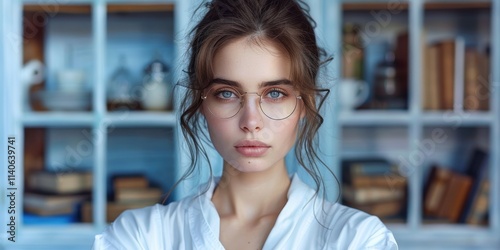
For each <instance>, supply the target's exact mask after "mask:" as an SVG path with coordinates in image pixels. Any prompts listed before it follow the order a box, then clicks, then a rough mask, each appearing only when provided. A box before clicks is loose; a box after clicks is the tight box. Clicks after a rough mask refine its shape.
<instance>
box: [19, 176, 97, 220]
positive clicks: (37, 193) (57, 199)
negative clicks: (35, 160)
mask: <svg viewBox="0 0 500 250" xmlns="http://www.w3.org/2000/svg"><path fill="white" fill-rule="evenodd" d="M91 190H92V174H91V173H90V172H48V171H40V172H34V173H32V174H31V175H30V176H29V177H28V178H27V192H26V193H25V194H24V199H23V206H24V211H25V212H26V213H28V214H31V215H34V217H36V216H54V217H57V216H74V217H75V218H76V215H77V214H78V207H79V205H81V203H82V202H84V201H85V200H88V199H90V196H91V195H90V193H91Z"/></svg>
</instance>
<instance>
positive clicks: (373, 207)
mask: <svg viewBox="0 0 500 250" xmlns="http://www.w3.org/2000/svg"><path fill="white" fill-rule="evenodd" d="M345 204H346V205H347V206H349V207H352V208H355V209H358V210H361V211H364V212H366V213H369V214H372V215H375V216H378V217H380V218H383V217H389V216H396V215H398V214H399V213H400V212H401V210H402V208H403V204H404V202H403V201H401V200H389V201H382V202H376V203H368V204H358V203H349V202H346V203H345Z"/></svg>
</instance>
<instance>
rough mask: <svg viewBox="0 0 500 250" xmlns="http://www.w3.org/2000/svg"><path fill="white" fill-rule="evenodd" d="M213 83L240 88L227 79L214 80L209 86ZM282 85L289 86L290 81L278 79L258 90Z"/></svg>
mask: <svg viewBox="0 0 500 250" xmlns="http://www.w3.org/2000/svg"><path fill="white" fill-rule="evenodd" d="M214 83H222V84H226V85H229V86H233V87H238V88H240V87H241V84H240V83H239V82H237V81H231V80H227V79H223V78H214V79H212V80H211V81H210V82H209V85H212V84H214ZM282 84H285V85H290V84H292V81H290V80H288V79H279V80H274V81H268V82H262V83H260V84H259V88H262V87H269V86H275V85H282Z"/></svg>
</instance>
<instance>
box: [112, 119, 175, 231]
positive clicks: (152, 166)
mask: <svg viewBox="0 0 500 250" xmlns="http://www.w3.org/2000/svg"><path fill="white" fill-rule="evenodd" d="M107 134H108V140H107V146H106V174H107V177H106V183H107V197H108V199H107V202H108V204H107V209H108V212H107V217H108V218H107V221H108V222H111V221H113V220H114V219H115V218H116V216H117V215H118V212H120V211H121V210H122V209H124V208H126V207H127V206H129V207H130V208H133V206H136V207H137V206H140V207H144V206H148V205H153V204H155V203H156V202H162V201H163V199H164V198H165V197H164V195H166V194H167V193H168V192H169V191H170V189H171V187H172V186H173V184H174V183H175V180H176V176H177V174H176V171H178V170H176V167H175V166H176V165H175V162H176V157H177V156H176V148H175V146H174V143H172V142H173V141H174V129H173V128H156V127H155V128H151V127H135V126H133V127H119V128H113V129H109V130H108V133H107ZM117 176H135V177H136V178H135V179H133V180H129V181H125V182H126V183H127V184H128V185H129V186H130V185H131V186H133V187H134V188H145V189H142V190H144V192H147V193H148V197H150V198H151V199H148V200H147V201H144V200H139V199H138V198H137V197H135V196H136V194H134V193H136V191H137V189H135V191H134V190H123V189H121V192H120V193H121V194H123V196H121V197H122V198H121V199H120V200H116V198H117V196H116V195H117V190H116V189H115V185H114V184H115V183H114V180H115V178H116V177H117ZM137 179H139V180H137ZM122 183H123V182H122ZM158 192H161V194H159V193H158ZM172 194H173V193H172ZM152 196H154V197H152ZM172 199H173V196H170V197H169V200H168V201H171V200H172ZM124 202H125V203H126V204H129V205H126V206H123V205H120V204H123V203H124ZM110 217H111V218H110Z"/></svg>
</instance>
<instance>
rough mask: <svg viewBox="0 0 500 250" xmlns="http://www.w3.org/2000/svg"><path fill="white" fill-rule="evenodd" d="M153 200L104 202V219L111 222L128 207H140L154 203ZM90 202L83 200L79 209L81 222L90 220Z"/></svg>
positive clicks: (91, 214)
mask: <svg viewBox="0 0 500 250" xmlns="http://www.w3.org/2000/svg"><path fill="white" fill-rule="evenodd" d="M154 204H155V203H154V202H153V203H152V202H134V203H123V202H108V203H106V221H107V222H113V221H114V220H116V218H118V216H119V215H120V214H121V213H123V212H124V211H125V210H128V209H135V208H142V207H147V206H151V205H154ZM92 216H93V213H92V202H89V201H88V202H84V203H83V205H82V209H81V219H82V222H92V221H93V219H92Z"/></svg>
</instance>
